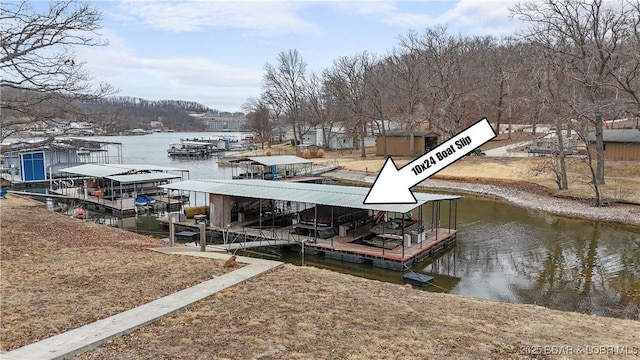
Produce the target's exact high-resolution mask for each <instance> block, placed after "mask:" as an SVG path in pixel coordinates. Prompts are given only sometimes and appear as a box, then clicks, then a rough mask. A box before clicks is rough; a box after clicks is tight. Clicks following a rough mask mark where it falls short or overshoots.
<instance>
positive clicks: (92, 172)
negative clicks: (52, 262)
mask: <svg viewBox="0 0 640 360" xmlns="http://www.w3.org/2000/svg"><path fill="white" fill-rule="evenodd" d="M58 171H59V172H61V173H68V174H75V175H82V176H91V177H107V176H113V175H125V174H127V173H131V172H136V171H188V170H184V169H177V168H170V167H166V166H156V165H144V164H138V165H131V164H129V165H125V164H83V165H78V166H72V167H68V168H66V169H60V170H58Z"/></svg>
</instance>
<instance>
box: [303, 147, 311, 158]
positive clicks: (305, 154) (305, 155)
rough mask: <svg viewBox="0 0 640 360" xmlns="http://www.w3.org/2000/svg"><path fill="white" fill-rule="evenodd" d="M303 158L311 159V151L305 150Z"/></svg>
mask: <svg viewBox="0 0 640 360" xmlns="http://www.w3.org/2000/svg"><path fill="white" fill-rule="evenodd" d="M302 157H303V158H305V159H309V158H310V157H311V151H309V149H304V151H303V152H302Z"/></svg>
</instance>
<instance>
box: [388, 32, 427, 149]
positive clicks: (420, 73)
mask: <svg viewBox="0 0 640 360" xmlns="http://www.w3.org/2000/svg"><path fill="white" fill-rule="evenodd" d="M415 39H416V38H415V36H414V34H413V33H410V34H409V35H408V36H407V37H404V38H400V43H401V48H400V49H394V50H393V51H392V52H391V53H390V54H389V55H388V56H387V57H386V59H385V61H384V64H385V69H386V71H388V72H389V75H390V78H391V80H390V81H389V83H388V84H387V89H386V90H387V91H388V92H389V97H390V98H391V100H390V105H391V107H392V109H393V110H392V111H391V112H392V116H393V117H394V118H395V119H396V120H399V121H400V122H401V123H403V124H404V125H405V127H406V129H407V131H409V155H410V156H414V155H415V140H414V139H415V130H416V127H417V126H418V124H419V123H422V122H425V120H426V119H425V115H424V111H423V104H424V102H425V100H426V96H427V89H426V88H427V87H428V86H429V79H428V78H427V74H426V70H427V68H426V66H424V64H423V63H422V62H421V58H420V56H419V54H418V53H417V52H415V51H412V48H414V47H415ZM422 150H424V149H421V152H422Z"/></svg>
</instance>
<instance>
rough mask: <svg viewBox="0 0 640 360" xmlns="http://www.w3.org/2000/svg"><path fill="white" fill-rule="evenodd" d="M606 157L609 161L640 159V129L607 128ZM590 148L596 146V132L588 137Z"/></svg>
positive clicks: (603, 132)
mask: <svg viewBox="0 0 640 360" xmlns="http://www.w3.org/2000/svg"><path fill="white" fill-rule="evenodd" d="M602 140H603V141H604V159H605V160H607V161H640V129H605V130H603V131H602ZM587 141H588V142H589V147H590V148H592V149H593V148H595V143H596V137H595V133H592V134H589V136H588V137H587Z"/></svg>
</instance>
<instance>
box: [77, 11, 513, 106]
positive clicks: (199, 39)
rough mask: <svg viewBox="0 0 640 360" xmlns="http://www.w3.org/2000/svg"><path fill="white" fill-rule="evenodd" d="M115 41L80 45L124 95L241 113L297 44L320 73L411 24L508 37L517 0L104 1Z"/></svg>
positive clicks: (383, 46) (97, 71)
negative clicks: (268, 69)
mask: <svg viewBox="0 0 640 360" xmlns="http://www.w3.org/2000/svg"><path fill="white" fill-rule="evenodd" d="M93 3H94V4H95V5H96V6H98V7H99V8H100V9H101V10H102V12H103V18H104V19H103V29H102V31H101V32H102V34H103V37H104V38H105V39H106V40H108V41H109V46H107V47H102V48H91V49H80V51H79V55H80V58H81V59H83V60H84V61H86V62H87V63H86V65H85V66H86V67H87V70H89V71H90V72H92V73H93V74H94V75H95V76H96V80H99V81H104V82H107V83H110V84H112V85H114V86H115V87H116V88H118V89H120V92H119V93H118V95H122V96H135V97H140V98H145V99H150V100H160V99H174V100H191V101H197V102H200V103H202V104H204V105H206V106H209V107H210V108H215V109H219V110H223V111H231V112H233V111H240V110H241V106H242V104H243V103H244V102H245V101H246V99H247V98H249V97H258V96H259V95H260V93H261V86H262V75H263V68H264V65H265V64H266V63H272V64H276V57H277V54H278V53H279V52H280V51H283V50H285V51H286V50H288V49H297V50H298V51H299V53H300V54H301V56H302V57H303V58H304V59H305V60H306V61H307V62H308V64H309V70H311V71H317V72H320V71H322V70H323V69H325V68H328V67H330V66H331V64H332V62H333V60H335V59H336V58H338V57H340V56H350V55H354V54H356V53H358V52H360V51H363V50H367V51H368V52H370V53H373V54H376V55H384V54H385V53H386V52H387V51H389V50H390V49H392V48H393V47H394V46H396V45H397V43H398V40H397V39H398V36H399V35H404V34H407V33H408V32H409V31H410V30H415V31H418V32H422V31H423V30H424V29H425V28H427V27H431V26H434V25H437V24H446V25H447V26H448V28H449V32H450V33H452V34H458V33H462V34H469V35H476V34H477V35H487V34H489V35H497V36H499V35H505V34H509V33H512V32H513V31H514V29H516V27H517V26H521V25H520V24H518V23H517V22H516V21H514V20H510V17H509V7H510V6H512V5H513V4H514V1H504V0H492V1H483V0H458V1H401V2H393V1H366V2H365V1H251V2H249V1H228V2H227V1H191V2H186V1H105V2H93Z"/></svg>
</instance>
